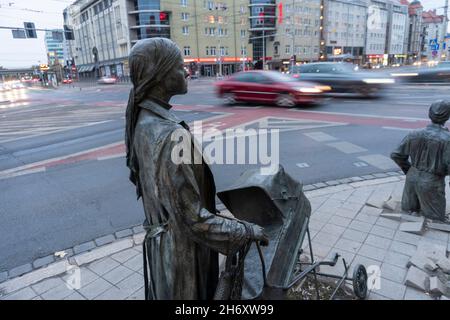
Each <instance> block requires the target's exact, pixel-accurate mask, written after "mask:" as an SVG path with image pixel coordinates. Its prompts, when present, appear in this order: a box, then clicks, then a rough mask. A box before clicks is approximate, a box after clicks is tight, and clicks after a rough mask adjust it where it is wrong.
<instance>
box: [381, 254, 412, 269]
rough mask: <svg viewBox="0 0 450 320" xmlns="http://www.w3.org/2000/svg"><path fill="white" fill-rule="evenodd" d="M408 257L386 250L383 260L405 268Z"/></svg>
mask: <svg viewBox="0 0 450 320" xmlns="http://www.w3.org/2000/svg"><path fill="white" fill-rule="evenodd" d="M410 258H411V257H410V256H407V255H404V254H401V253H398V252H393V251H389V250H388V252H387V253H386V256H385V258H384V262H387V263H389V264H392V265H394V266H398V267H401V268H405V267H406V265H407V264H408V261H409V259H410Z"/></svg>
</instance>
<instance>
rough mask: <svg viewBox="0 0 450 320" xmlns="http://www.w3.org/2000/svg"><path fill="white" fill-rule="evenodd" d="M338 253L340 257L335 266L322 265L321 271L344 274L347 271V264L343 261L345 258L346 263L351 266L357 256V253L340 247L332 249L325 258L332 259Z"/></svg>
mask: <svg viewBox="0 0 450 320" xmlns="http://www.w3.org/2000/svg"><path fill="white" fill-rule="evenodd" d="M336 253H338V254H339V258H338V261H337V263H336V265H335V266H334V267H332V266H326V265H324V266H320V272H323V273H327V274H332V275H339V276H342V275H343V274H344V273H345V266H344V262H343V260H344V259H345V263H346V264H347V267H351V263H352V261H353V259H354V257H355V254H353V253H350V252H347V251H342V250H340V249H338V248H333V249H331V251H330V252H329V253H328V255H327V256H326V257H325V258H324V260H326V261H332V260H333V259H334V257H335V254H336ZM349 271H350V270H349Z"/></svg>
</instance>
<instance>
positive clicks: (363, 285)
mask: <svg viewBox="0 0 450 320" xmlns="http://www.w3.org/2000/svg"><path fill="white" fill-rule="evenodd" d="M353 292H354V293H355V295H356V296H357V297H358V298H359V299H365V298H366V296H367V272H366V268H365V267H364V266H363V265H362V264H358V265H356V267H355V271H353Z"/></svg>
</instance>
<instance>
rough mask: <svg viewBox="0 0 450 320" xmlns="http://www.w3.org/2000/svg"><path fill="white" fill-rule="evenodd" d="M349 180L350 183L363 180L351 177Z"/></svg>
mask: <svg viewBox="0 0 450 320" xmlns="http://www.w3.org/2000/svg"><path fill="white" fill-rule="evenodd" d="M350 180H351V182H359V181H363V180H364V179H363V178H362V177H351V178H350Z"/></svg>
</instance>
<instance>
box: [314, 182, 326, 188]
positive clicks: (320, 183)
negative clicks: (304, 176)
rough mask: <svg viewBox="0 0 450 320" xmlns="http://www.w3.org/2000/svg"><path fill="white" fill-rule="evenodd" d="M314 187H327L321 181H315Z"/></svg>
mask: <svg viewBox="0 0 450 320" xmlns="http://www.w3.org/2000/svg"><path fill="white" fill-rule="evenodd" d="M314 187H316V188H325V187H328V185H327V184H325V183H323V182H319V183H315V184H314Z"/></svg>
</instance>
